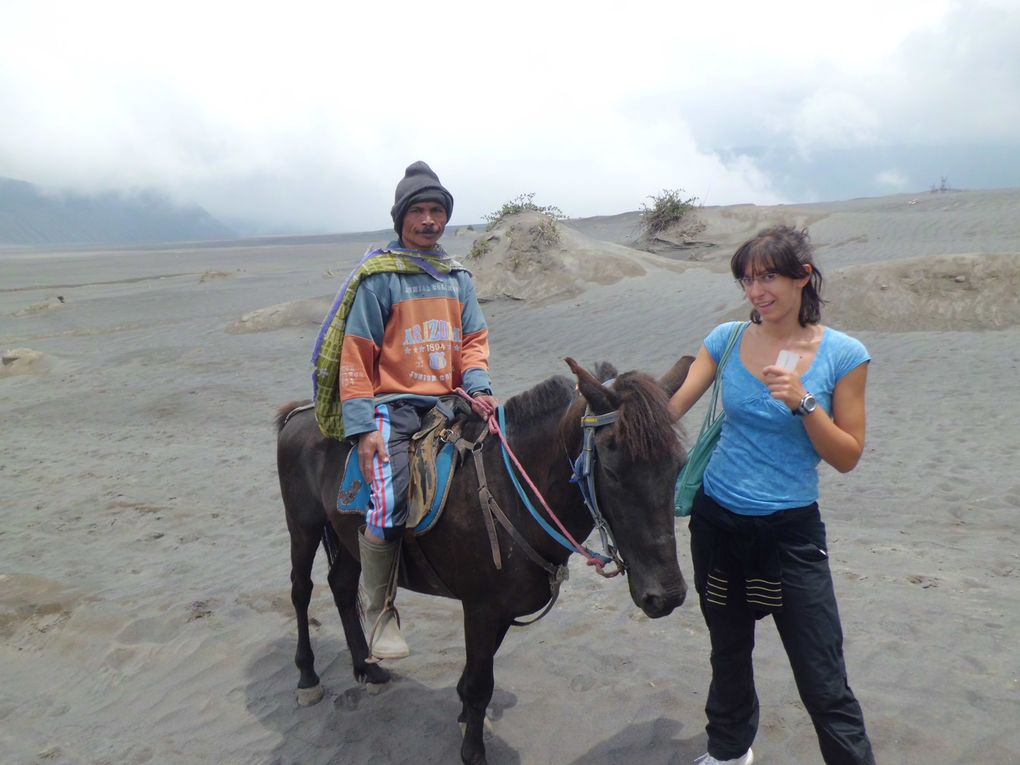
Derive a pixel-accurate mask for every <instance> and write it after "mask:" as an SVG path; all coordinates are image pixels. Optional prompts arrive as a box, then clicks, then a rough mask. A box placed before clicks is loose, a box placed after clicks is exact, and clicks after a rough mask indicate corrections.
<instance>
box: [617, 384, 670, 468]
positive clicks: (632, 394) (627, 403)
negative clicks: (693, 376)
mask: <svg viewBox="0 0 1020 765" xmlns="http://www.w3.org/2000/svg"><path fill="white" fill-rule="evenodd" d="M613 392H615V393H616V394H617V395H618V396H619V397H620V417H619V419H618V420H617V423H616V435H617V438H618V439H619V440H620V445H621V447H622V448H623V449H624V450H625V451H626V452H627V454H628V455H630V457H631V458H632V459H634V460H650V459H657V458H661V457H662V456H663V455H667V454H674V453H678V452H679V450H680V448H681V446H680V439H679V438H677V434H676V431H675V430H674V429H673V420H672V419H671V418H670V416H669V409H668V405H669V394H668V393H667V392H666V390H665V388H663V387H662V386H661V385H660V384H659V383H658V381H657V380H655V379H653V378H652V377H651V376H649V375H648V374H646V373H644V372H624V373H623V374H622V375H620V376H619V377H617V378H616V381H615V382H614V383H613Z"/></svg>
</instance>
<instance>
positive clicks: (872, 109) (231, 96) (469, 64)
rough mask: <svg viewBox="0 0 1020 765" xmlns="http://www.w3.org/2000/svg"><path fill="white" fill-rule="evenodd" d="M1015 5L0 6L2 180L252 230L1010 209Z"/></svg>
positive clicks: (1019, 144) (40, 1)
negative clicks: (875, 198) (657, 203)
mask: <svg viewBox="0 0 1020 765" xmlns="http://www.w3.org/2000/svg"><path fill="white" fill-rule="evenodd" d="M1018 51H1020V0H966V1H959V2H955V1H953V0H844V1H843V2H834V1H833V2H819V1H818V0H803V1H802V0H786V1H784V0H780V1H779V2H772V3H764V2H760V0H758V1H756V2H732V1H728V0H715V1H714V2H696V3H687V2H680V1H679V0H666V1H665V2H631V3H621V2H598V0H585V1H584V2H561V1H559V0H544V1H543V2H532V0H515V2H512V3H485V2H478V1H477V0H474V1H473V2H461V1H460V0H447V1H446V2H439V3H422V2H416V3H404V2H356V3H355V2H342V1H341V2H321V3H318V2H302V1H301V0H292V2H289V3H281V2H271V3H270V2H253V1H251V0H248V1H246V2H217V1H216V0H203V2H191V0H175V1H174V2H146V1H145V0H133V1H132V2H111V1H109V0H88V1H87V2H71V1H64V2H46V0H24V1H19V0H0V176H6V177H12V178H17V179H20V180H25V181H29V182H32V183H35V184H38V185H41V186H44V187H51V188H54V187H60V188H72V189H77V190H86V191H90V190H110V189H130V188H157V189H162V190H164V191H166V192H167V193H169V194H171V195H172V197H173V198H174V199H175V200H177V201H179V202H183V203H197V204H200V205H202V206H204V207H205V208H206V209H207V210H209V211H210V212H211V213H212V214H214V215H216V216H217V217H220V218H222V219H224V220H226V221H228V222H236V221H239V220H243V221H249V222H251V223H253V224H254V225H255V226H257V227H259V228H260V229H262V230H264V231H267V232H269V231H279V232H285V231H288V232H289V231H307V232H323V231H352V230H368V229H375V228H384V227H386V226H388V225H389V223H390V221H389V208H390V205H392V203H393V188H394V186H395V184H396V182H397V181H398V180H399V178H400V177H401V175H402V174H403V170H404V167H406V166H407V165H408V164H409V163H411V162H412V161H414V160H417V159H424V160H425V161H427V162H428V163H429V164H431V165H432V167H433V168H434V169H435V170H436V171H437V173H438V174H439V176H440V178H441V180H442V181H443V183H444V184H445V185H446V186H447V187H448V188H449V189H450V190H451V191H452V192H453V194H454V197H455V199H456V207H455V210H454V218H453V222H454V223H471V222H477V221H479V220H480V219H481V217H482V216H483V215H484V214H485V213H487V212H490V211H492V210H493V209H495V208H497V207H499V205H500V204H501V203H502V202H503V201H505V200H508V199H510V198H512V197H514V196H516V195H518V194H520V193H523V192H535V194H536V197H535V201H536V202H537V203H539V204H554V205H556V206H558V207H560V208H561V209H562V210H563V212H564V213H566V214H567V215H569V216H589V215H602V214H614V213H618V212H625V211H628V210H636V209H638V208H639V207H640V206H641V204H642V203H643V202H645V201H647V197H648V195H650V194H654V193H657V192H658V191H660V190H662V189H666V188H678V187H679V188H683V189H685V190H686V191H687V192H688V194H690V195H693V196H697V197H698V198H700V199H701V200H702V201H703V202H704V203H705V204H711V205H715V204H735V203H741V202H755V203H759V204H766V203H774V202H780V201H783V202H806V201H816V200H825V199H843V198H848V197H851V196H870V195H879V194H886V193H894V192H900V191H907V192H915V191H924V190H927V189H928V188H929V187H930V186H931V185H932V184H933V183H937V182H938V181H939V179H940V177H942V176H947V177H948V180H949V183H950V184H951V185H953V186H957V187H965V188H981V187H1001V186H1020V52H1018Z"/></svg>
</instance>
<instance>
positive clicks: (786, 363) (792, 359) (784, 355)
mask: <svg viewBox="0 0 1020 765" xmlns="http://www.w3.org/2000/svg"><path fill="white" fill-rule="evenodd" d="M798 361H800V356H798V355H797V354H796V353H794V352H793V351H780V352H779V358H777V359H776V366H777V367H782V368H783V369H785V370H787V371H789V372H792V371H793V370H794V369H796V368H797V362H798Z"/></svg>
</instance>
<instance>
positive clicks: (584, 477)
mask: <svg viewBox="0 0 1020 765" xmlns="http://www.w3.org/2000/svg"><path fill="white" fill-rule="evenodd" d="M619 418H620V411H619V410H618V409H617V410H614V411H612V412H606V413H605V414H590V413H589V410H587V409H586V410H585V413H584V416H583V417H581V453H580V454H579V455H578V457H577V459H576V460H573V461H572V463H571V467H572V468H573V471H574V474H573V477H571V479H570V482H571V483H574V484H577V488H578V489H580V490H581V496H582V497H583V498H584V505H585V507H587V508H588V512H589V513H591V517H592V520H593V521H594V522H595V528H596V529H597V530H598V532H599V537H601V539H602V547H603V549H604V550H605V551H606V556H607V557H608V558H609V559H611V560H612V561H613V563H615V564H616V569H615V570H611V571H605V570H603V567H602V566H599V567H597V570H598V572H599V573H600V574H601V575H602V576H604V577H607V578H608V577H611V576H616V575H617V574H622V573H625V572H626V570H627V566H626V564H625V563H624V562H623V558H621V557H620V551H619V549H618V548H617V546H616V540H615V539H613V532H612V530H611V529H610V528H609V524H607V523H606V519H605V517H604V516H603V515H602V511H601V510H600V509H599V499H598V492H597V490H596V487H595V466H596V464H597V462H598V451H597V450H596V448H595V432H596V431H597V430H598V429H599V428H601V427H604V426H606V425H612V424H613V423H615V422H616V421H617V420H618V419H619Z"/></svg>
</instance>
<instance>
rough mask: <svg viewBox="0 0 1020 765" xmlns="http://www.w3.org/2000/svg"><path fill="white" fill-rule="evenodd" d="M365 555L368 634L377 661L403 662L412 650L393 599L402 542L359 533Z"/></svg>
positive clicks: (361, 549)
mask: <svg viewBox="0 0 1020 765" xmlns="http://www.w3.org/2000/svg"><path fill="white" fill-rule="evenodd" d="M358 550H359V551H360V553H361V586H362V589H363V590H364V592H365V616H364V624H365V635H366V636H367V637H368V650H369V653H371V655H372V658H373V659H377V660H378V659H403V658H404V657H405V656H408V655H410V653H411V650H410V649H409V648H408V647H407V643H406V642H405V641H404V636H403V635H401V634H400V614H398V613H397V609H396V606H394V605H393V599H394V598H395V597H396V594H397V566H398V565H399V562H400V558H399V553H400V540H399V539H398V540H395V541H393V542H377V541H376V540H375V539H373V538H371V537H369V536H366V535H365V529H364V527H362V529H361V532H360V533H359V534H358Z"/></svg>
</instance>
